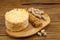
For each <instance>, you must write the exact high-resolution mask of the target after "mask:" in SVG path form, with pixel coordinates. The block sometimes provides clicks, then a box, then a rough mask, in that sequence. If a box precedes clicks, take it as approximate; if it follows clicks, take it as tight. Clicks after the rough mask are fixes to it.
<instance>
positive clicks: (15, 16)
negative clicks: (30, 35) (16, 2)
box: [5, 8, 29, 31]
mask: <svg viewBox="0 0 60 40" xmlns="http://www.w3.org/2000/svg"><path fill="white" fill-rule="evenodd" d="M28 18H29V14H28V12H27V11H26V10H25V9H22V8H21V9H17V8H16V9H13V10H11V11H9V12H6V14H5V24H6V28H7V29H9V30H11V31H20V30H23V29H25V28H26V27H28Z"/></svg>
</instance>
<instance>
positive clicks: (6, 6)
mask: <svg viewBox="0 0 60 40" xmlns="http://www.w3.org/2000/svg"><path fill="white" fill-rule="evenodd" d="M19 1H23V2H26V3H37V2H38V1H36V0H35V1H33V0H30V1H29V2H28V1H24V0H15V1H14V0H11V1H5V0H1V1H0V40H60V4H59V5H57V4H56V5H52V4H51V5H49V4H48V5H40V4H38V5H37V4H32V5H21V4H20V3H21V2H19ZM39 1H40V0H39ZM40 2H41V3H60V0H45V1H43V0H41V1H40ZM40 2H39V3H40ZM29 7H35V8H39V9H41V10H44V11H45V13H48V15H49V16H50V17H51V23H50V24H49V25H48V26H47V27H46V28H45V29H46V32H47V37H39V36H38V35H37V34H36V35H33V36H31V37H28V38H22V39H21V38H19V39H16V38H12V37H10V36H8V35H7V34H6V32H5V24H4V20H5V19H4V15H5V13H6V12H7V11H9V10H11V9H13V8H29Z"/></svg>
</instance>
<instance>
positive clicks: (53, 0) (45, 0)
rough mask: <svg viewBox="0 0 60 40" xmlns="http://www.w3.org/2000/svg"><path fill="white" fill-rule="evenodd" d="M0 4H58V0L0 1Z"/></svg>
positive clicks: (59, 1) (59, 0)
mask: <svg viewBox="0 0 60 40" xmlns="http://www.w3.org/2000/svg"><path fill="white" fill-rule="evenodd" d="M0 2H1V3H3V4H4V3H6V4H9V3H13V4H15V3H20V4H28V3H60V0H10V1H9V0H1V1H0Z"/></svg>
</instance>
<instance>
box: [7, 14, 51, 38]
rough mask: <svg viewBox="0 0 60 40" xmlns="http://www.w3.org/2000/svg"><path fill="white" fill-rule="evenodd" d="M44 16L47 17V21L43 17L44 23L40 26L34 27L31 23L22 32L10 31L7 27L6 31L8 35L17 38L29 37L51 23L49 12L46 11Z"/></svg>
mask: <svg viewBox="0 0 60 40" xmlns="http://www.w3.org/2000/svg"><path fill="white" fill-rule="evenodd" d="M44 16H45V18H46V21H44V20H43V19H41V22H42V24H43V25H42V26H40V27H34V26H32V25H31V24H30V23H29V25H28V27H27V28H26V29H24V30H22V31H20V32H12V31H9V30H8V29H6V32H7V34H8V35H10V36H12V37H16V38H21V37H28V36H31V35H34V34H36V33H37V32H38V31H40V30H41V29H42V28H44V27H46V26H47V25H48V24H49V23H50V17H49V16H48V14H46V13H45V14H44Z"/></svg>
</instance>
